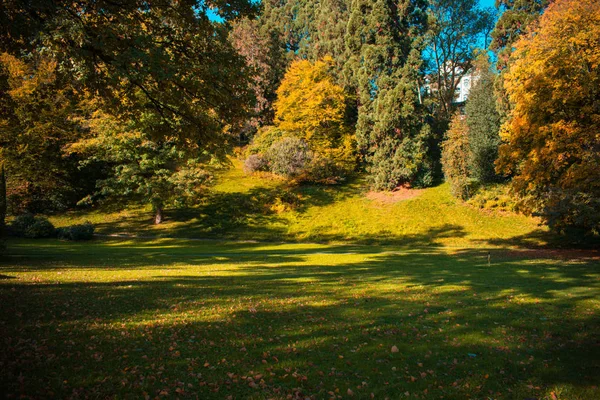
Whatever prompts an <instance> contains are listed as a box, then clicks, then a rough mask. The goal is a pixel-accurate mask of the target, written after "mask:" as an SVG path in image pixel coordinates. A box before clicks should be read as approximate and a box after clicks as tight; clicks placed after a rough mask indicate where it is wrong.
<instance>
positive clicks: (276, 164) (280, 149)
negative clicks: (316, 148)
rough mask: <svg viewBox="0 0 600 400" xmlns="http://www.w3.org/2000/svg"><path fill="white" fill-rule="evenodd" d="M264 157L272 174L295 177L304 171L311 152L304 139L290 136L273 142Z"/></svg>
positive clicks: (308, 163) (310, 157)
mask: <svg viewBox="0 0 600 400" xmlns="http://www.w3.org/2000/svg"><path fill="white" fill-rule="evenodd" d="M265 157H266V159H267V160H268V161H269V169H270V170H271V172H273V173H274V174H277V175H281V176H284V177H286V178H297V177H299V176H300V175H302V174H304V173H305V172H306V170H307V168H308V166H309V165H310V162H311V160H312V158H313V153H312V152H311V151H310V149H309V147H308V144H307V143H306V142H305V141H304V140H302V139H299V138H296V137H291V136H290V137H285V138H283V139H281V140H279V141H277V142H275V143H273V145H272V146H271V148H270V149H269V151H268V152H267V153H266V155H265Z"/></svg>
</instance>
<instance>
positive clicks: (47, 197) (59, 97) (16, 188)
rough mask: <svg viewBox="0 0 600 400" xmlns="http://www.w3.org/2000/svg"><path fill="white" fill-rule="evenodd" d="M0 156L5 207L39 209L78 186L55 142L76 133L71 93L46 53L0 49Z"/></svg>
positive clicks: (58, 204) (53, 205) (62, 200)
mask: <svg viewBox="0 0 600 400" xmlns="http://www.w3.org/2000/svg"><path fill="white" fill-rule="evenodd" d="M0 87H1V89H2V90H0V110H1V113H0V144H1V146H0V159H1V160H3V161H4V164H5V168H6V170H7V172H8V176H9V180H10V182H9V183H10V185H9V186H10V193H9V196H8V197H9V201H10V209H11V210H13V211H14V212H23V211H29V212H39V211H46V210H52V209H57V208H58V209H60V208H64V207H66V206H67V205H68V204H70V203H71V202H72V201H73V199H74V198H75V196H76V195H77V194H78V190H77V189H76V188H75V187H74V184H75V180H76V179H75V178H76V175H77V171H76V168H75V166H74V163H72V162H71V161H72V160H67V159H65V158H63V155H62V152H61V147H62V146H64V145H65V144H67V143H69V142H70V141H72V140H75V139H76V138H77V137H78V135H80V134H81V130H80V129H79V127H78V125H77V123H76V122H75V121H73V119H72V118H71V116H72V115H75V114H76V102H77V93H76V91H75V90H74V88H73V87H72V86H71V85H70V84H69V80H68V79H67V78H66V77H65V76H64V74H62V73H61V72H60V71H59V70H58V66H57V63H56V62H55V61H54V60H52V59H51V58H48V57H45V56H39V55H31V56H28V57H23V58H17V57H15V56H12V55H9V54H7V53H3V54H0Z"/></svg>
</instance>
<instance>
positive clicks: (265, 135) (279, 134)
mask: <svg viewBox="0 0 600 400" xmlns="http://www.w3.org/2000/svg"><path fill="white" fill-rule="evenodd" d="M284 135H285V132H284V131H282V130H281V129H279V128H276V127H274V126H263V127H262V128H260V129H259V130H258V132H256V135H254V138H253V139H252V143H250V145H249V146H248V148H247V149H246V153H247V154H248V155H252V154H265V153H267V152H268V151H269V149H270V148H271V146H273V144H274V143H275V142H277V141H279V140H281V139H282V138H283V136H284Z"/></svg>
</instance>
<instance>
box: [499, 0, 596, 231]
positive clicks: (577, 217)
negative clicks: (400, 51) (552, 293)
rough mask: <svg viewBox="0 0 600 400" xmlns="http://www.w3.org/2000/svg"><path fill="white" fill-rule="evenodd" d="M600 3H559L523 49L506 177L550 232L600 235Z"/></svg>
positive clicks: (513, 84) (513, 70)
mask: <svg viewBox="0 0 600 400" xmlns="http://www.w3.org/2000/svg"><path fill="white" fill-rule="evenodd" d="M599 41H600V3H598V2H597V1H595V0H557V1H556V2H554V3H552V4H551V5H550V6H549V7H548V9H547V10H546V12H545V13H544V15H543V16H542V17H541V19H540V22H539V26H537V27H536V28H535V29H534V30H533V32H532V33H531V34H528V35H525V36H523V37H521V39H519V40H518V41H517V42H516V44H515V48H516V50H515V52H514V53H513V55H512V56H511V59H510V64H509V69H508V72H507V73H506V75H505V79H504V88H505V89H506V92H507V93H508V96H509V100H510V102H511V103H512V104H513V105H514V107H513V108H512V110H511V111H510V114H509V115H508V120H507V121H506V122H505V123H504V125H503V126H502V131H501V137H502V140H503V145H502V146H501V147H500V158H499V161H498V167H499V171H501V172H504V173H506V174H511V175H513V176H514V178H513V181H512V182H513V187H514V189H515V190H516V192H517V193H519V194H521V195H522V196H524V197H526V199H529V201H528V202H527V205H528V207H529V209H530V210H539V211H540V212H541V214H542V216H543V217H544V218H545V219H546V221H547V222H548V223H549V224H550V226H551V227H552V228H554V229H556V230H558V231H563V232H565V231H566V230H568V229H569V228H570V227H575V228H579V229H582V230H584V231H586V232H588V233H589V232H592V233H596V234H598V233H600V169H599V168H598V165H600V137H599V136H598V132H599V131H600V108H599V106H598V104H599V103H598V99H599V98H600V68H599V65H600V46H598V42H599Z"/></svg>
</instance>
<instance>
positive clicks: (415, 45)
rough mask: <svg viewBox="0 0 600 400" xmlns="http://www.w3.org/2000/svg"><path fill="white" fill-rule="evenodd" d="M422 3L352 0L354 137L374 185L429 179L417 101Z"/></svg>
mask: <svg viewBox="0 0 600 400" xmlns="http://www.w3.org/2000/svg"><path fill="white" fill-rule="evenodd" d="M425 6H426V3H425V2H424V1H421V0H402V1H400V2H393V1H388V0H376V1H372V0H354V1H353V2H352V6H351V13H350V19H349V22H348V29H347V36H346V45H347V48H348V52H349V61H348V64H347V71H348V72H349V74H351V78H352V81H353V82H354V84H355V85H356V88H357V93H358V99H359V103H358V121H357V126H356V136H357V141H358V145H359V149H360V150H361V152H362V154H363V155H364V157H365V159H366V161H367V163H368V167H367V169H368V172H369V179H370V181H371V184H372V186H373V187H374V188H376V189H393V188H395V187H397V186H399V185H402V184H406V183H408V184H427V183H429V182H428V180H429V179H428V178H427V175H428V174H427V171H426V170H427V167H426V161H427V160H426V154H427V139H428V136H429V130H428V128H427V126H426V124H425V123H424V118H423V113H422V110H421V106H420V104H419V100H418V91H419V85H418V79H417V78H418V73H419V69H420V66H421V45H422V37H423V36H422V34H423V32H424V30H425V28H426V26H425V25H426V15H425V11H424V10H425Z"/></svg>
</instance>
